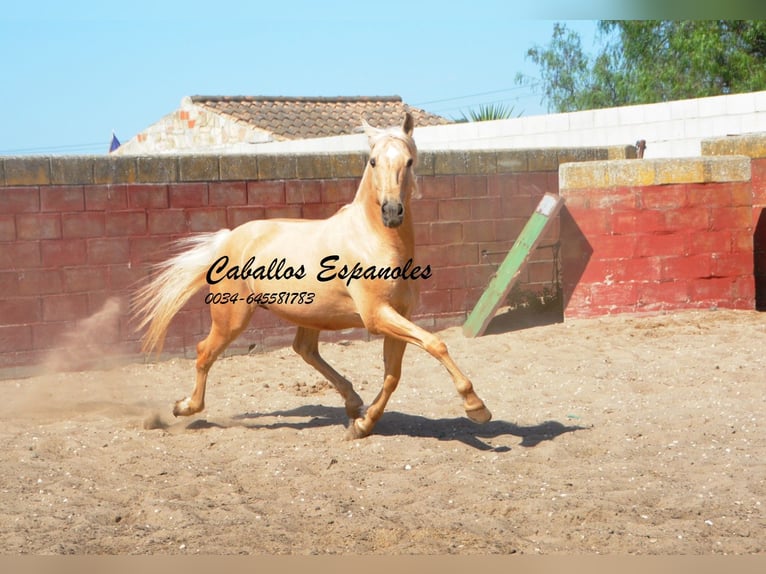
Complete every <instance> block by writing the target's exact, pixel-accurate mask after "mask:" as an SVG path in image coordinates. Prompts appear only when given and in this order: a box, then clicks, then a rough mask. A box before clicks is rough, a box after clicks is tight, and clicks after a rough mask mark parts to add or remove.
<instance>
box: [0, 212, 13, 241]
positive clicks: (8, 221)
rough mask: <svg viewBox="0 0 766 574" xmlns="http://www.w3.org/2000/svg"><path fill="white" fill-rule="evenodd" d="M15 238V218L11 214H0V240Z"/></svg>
mask: <svg viewBox="0 0 766 574" xmlns="http://www.w3.org/2000/svg"><path fill="white" fill-rule="evenodd" d="M14 239H16V218H15V217H14V216H13V215H4V214H0V241H13V240H14Z"/></svg>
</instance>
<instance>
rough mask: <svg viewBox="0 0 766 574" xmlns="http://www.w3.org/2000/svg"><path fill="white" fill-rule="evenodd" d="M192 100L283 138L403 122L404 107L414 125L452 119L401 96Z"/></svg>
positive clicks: (345, 132) (213, 98)
mask: <svg viewBox="0 0 766 574" xmlns="http://www.w3.org/2000/svg"><path fill="white" fill-rule="evenodd" d="M191 100H192V102H194V103H195V104H197V105H201V106H204V107H206V108H208V109H211V110H215V111H216V112H218V113H221V114H226V115H228V116H231V117H233V118H235V119H236V120H238V121H241V122H244V123H247V124H249V125H251V126H252V127H256V128H259V129H263V130H266V131H269V132H271V133H272V134H273V135H274V138H275V139H280V140H292V139H306V138H318V137H328V136H338V135H348V134H351V133H355V132H356V130H357V129H358V128H359V126H360V125H361V120H362V118H364V119H365V120H367V121H368V122H370V123H371V124H372V125H378V126H390V125H393V124H396V123H399V122H401V121H402V118H403V116H404V112H405V111H409V112H410V113H411V114H412V115H413V117H414V119H415V125H420V126H434V125H442V124H448V123H451V122H450V121H449V120H447V119H446V118H443V117H441V116H437V115H434V114H430V113H428V112H426V111H424V110H421V109H418V108H413V107H411V106H408V105H406V104H405V103H403V102H402V99H401V98H400V97H399V96H381V97H344V96H340V97H334V98H327V97H286V96H275V97H274V96H272V97H270V96H192V98H191Z"/></svg>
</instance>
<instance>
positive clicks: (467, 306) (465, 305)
mask: <svg viewBox="0 0 766 574" xmlns="http://www.w3.org/2000/svg"><path fill="white" fill-rule="evenodd" d="M481 294H482V290H481V289H452V290H451V291H450V298H451V301H450V308H449V309H447V311H444V313H449V312H450V311H453V312H454V311H459V312H461V313H465V312H467V311H471V309H473V308H474V306H475V305H476V302H477V301H478V300H479V298H480V297H481ZM460 323H462V321H460V322H459V323H458V324H460Z"/></svg>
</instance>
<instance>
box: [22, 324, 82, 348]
mask: <svg viewBox="0 0 766 574" xmlns="http://www.w3.org/2000/svg"><path fill="white" fill-rule="evenodd" d="M75 328H76V325H75V323H74V322H73V321H66V322H65V321H59V322H55V323H39V324H37V325H32V345H33V347H34V348H35V349H53V348H55V347H60V346H61V345H62V344H63V343H64V342H66V338H67V334H68V333H71V332H72V331H73V329H75Z"/></svg>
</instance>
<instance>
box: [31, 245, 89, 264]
mask: <svg viewBox="0 0 766 574" xmlns="http://www.w3.org/2000/svg"><path fill="white" fill-rule="evenodd" d="M40 256H41V260H42V264H43V265H44V266H46V267H62V266H64V265H82V264H84V263H85V261H86V255H85V240H83V239H59V240H44V241H41V242H40Z"/></svg>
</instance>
